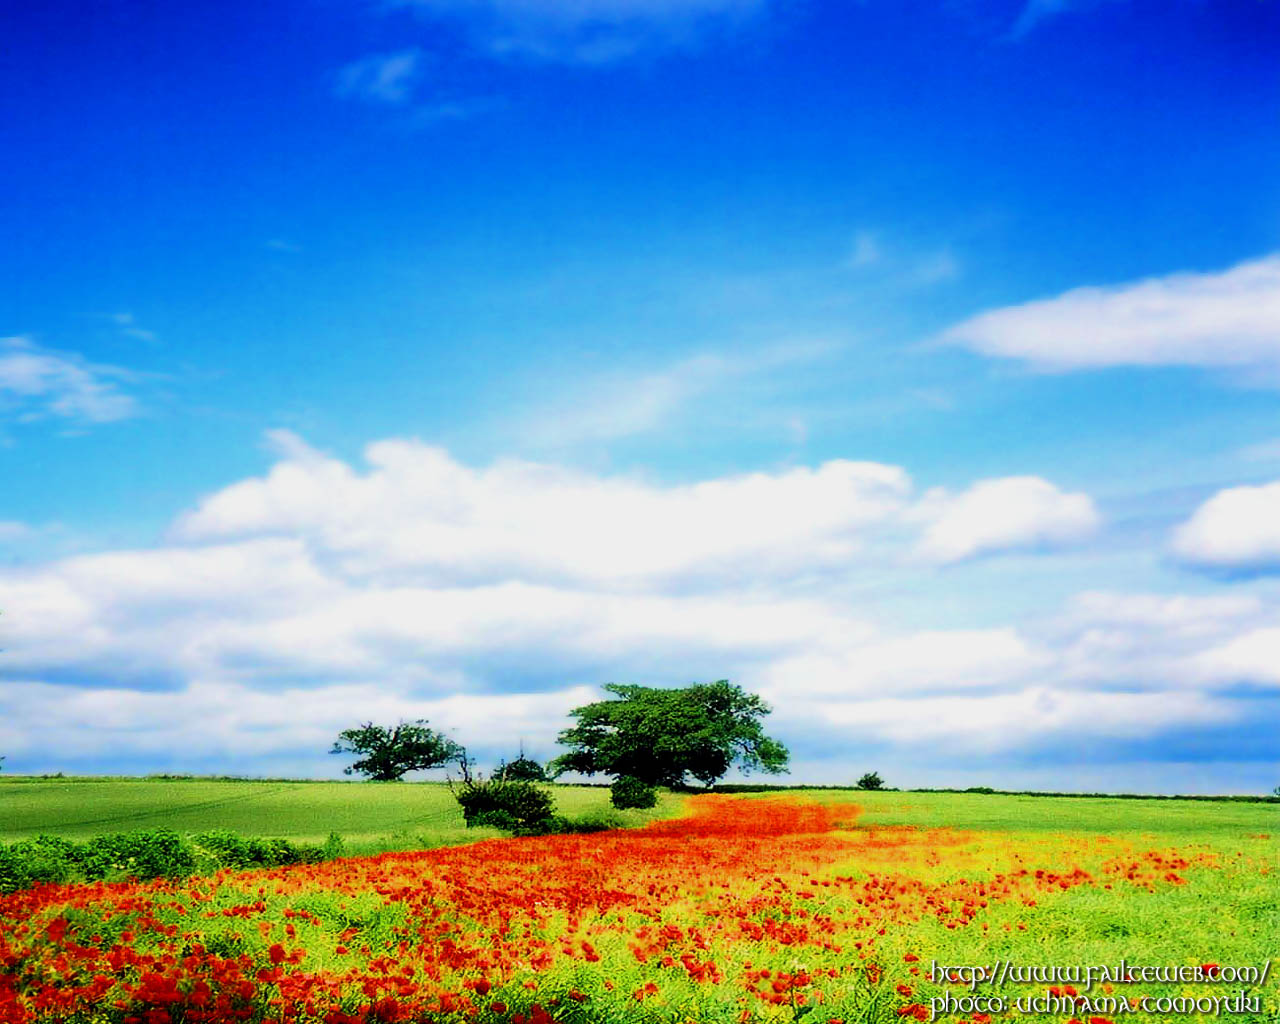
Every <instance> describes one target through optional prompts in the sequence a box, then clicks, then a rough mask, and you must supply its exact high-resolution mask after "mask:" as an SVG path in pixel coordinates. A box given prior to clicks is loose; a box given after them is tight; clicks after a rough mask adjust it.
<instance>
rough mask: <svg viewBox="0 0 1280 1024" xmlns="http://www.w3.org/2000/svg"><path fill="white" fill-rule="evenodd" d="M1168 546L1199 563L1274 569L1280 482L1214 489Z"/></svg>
mask: <svg viewBox="0 0 1280 1024" xmlns="http://www.w3.org/2000/svg"><path fill="white" fill-rule="evenodd" d="M1173 551H1174V554H1175V555H1176V556H1177V557H1178V558H1180V559H1181V560H1182V561H1184V562H1187V563H1188V564H1190V565H1193V566H1197V567H1200V568H1204V569H1217V570H1228V571H1229V570H1237V571H1246V572H1247V571H1274V570H1277V569H1280V482H1276V483H1272V484H1264V485H1262V486H1260V487H1231V488H1228V489H1227V490H1223V491H1219V492H1218V493H1217V494H1215V495H1214V496H1213V497H1212V498H1210V499H1209V500H1208V501H1206V502H1205V503H1204V504H1203V505H1201V506H1200V507H1199V508H1198V509H1196V511H1195V512H1194V513H1193V514H1192V516H1191V518H1190V519H1189V520H1187V522H1185V523H1183V524H1182V525H1181V526H1180V527H1178V529H1177V530H1176V531H1175V532H1174V536H1173Z"/></svg>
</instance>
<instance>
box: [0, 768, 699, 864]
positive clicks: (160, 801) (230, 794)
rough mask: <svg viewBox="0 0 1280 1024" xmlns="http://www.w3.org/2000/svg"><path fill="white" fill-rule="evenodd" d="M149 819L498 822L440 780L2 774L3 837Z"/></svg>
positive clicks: (639, 820) (596, 808) (579, 806)
mask: <svg viewBox="0 0 1280 1024" xmlns="http://www.w3.org/2000/svg"><path fill="white" fill-rule="evenodd" d="M551 789H552V791H553V793H554V795H555V800H556V808H557V811H558V813H560V814H563V815H565V816H566V817H569V818H577V817H581V816H583V815H586V814H593V813H601V812H605V811H609V810H610V807H609V791H608V789H605V788H602V787H594V786H553V787H551ZM680 805H681V798H679V797H675V796H671V795H669V794H667V795H665V796H663V798H662V799H661V801H660V803H659V805H658V806H657V807H656V808H654V809H653V810H652V811H626V812H622V813H620V814H619V816H620V817H621V818H622V820H623V821H624V822H625V824H627V825H640V824H643V823H644V822H646V821H649V820H651V819H653V818H655V817H662V816H666V815H671V814H674V813H677V812H678V810H679V808H680ZM614 813H619V812H614ZM151 828H167V829H172V830H173V831H175V832H179V833H186V832H202V831H205V830H207V829H230V830H231V831H233V832H239V833H240V834H242V835H246V836H270V837H279V838H282V839H289V840H292V841H294V842H300V843H320V842H323V841H324V839H325V838H326V837H327V836H328V835H329V834H330V833H331V832H336V833H338V835H340V836H342V838H343V841H344V843H345V845H346V851H347V852H348V853H349V854H368V853H380V852H384V851H388V850H405V849H428V848H431V847H436V846H452V845H456V844H458V843H466V842H474V841H476V840H479V839H485V838H490V837H494V836H498V835H500V833H499V832H498V831H497V830H496V829H487V828H472V829H469V828H467V827H466V825H465V824H464V823H463V820H462V812H461V810H460V809H459V807H458V804H457V802H456V801H455V800H454V799H453V795H452V794H451V793H450V791H449V788H448V786H446V785H445V784H443V783H434V782H424V783H410V782H398V783H374V782H276V781H266V782H259V781H253V780H234V779H227V780H221V779H217V780H214V779H128V778H120V779H103V778H97V779H95V778H64V779H36V778H22V777H12V778H3V779H0V841H9V842H12V841H14V840H18V839H27V838H30V837H32V836H35V835H39V834H42V833H43V834H46V835H57V836H62V837H64V838H67V839H87V838H89V837H91V836H95V835H100V834H102V833H106V832H127V831H131V830H133V829H151Z"/></svg>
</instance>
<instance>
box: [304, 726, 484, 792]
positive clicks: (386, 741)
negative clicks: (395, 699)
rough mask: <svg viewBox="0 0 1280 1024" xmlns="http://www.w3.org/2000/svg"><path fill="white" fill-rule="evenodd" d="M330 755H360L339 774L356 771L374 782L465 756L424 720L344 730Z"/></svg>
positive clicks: (434, 766)
mask: <svg viewBox="0 0 1280 1024" xmlns="http://www.w3.org/2000/svg"><path fill="white" fill-rule="evenodd" d="M329 753H331V754H363V755H364V756H363V757H362V758H361V759H360V760H359V761H357V762H356V763H355V764H353V765H352V766H351V767H350V768H344V769H343V771H344V772H345V773H346V774H347V775H350V774H351V773H352V772H357V773H359V774H360V775H366V776H368V777H369V778H371V779H373V780H375V781H377V782H395V781H396V780H398V779H399V778H401V776H403V775H404V773H405V772H412V771H421V770H425V769H427V768H438V767H439V766H440V765H442V764H445V763H447V762H449V761H456V760H458V759H459V758H461V757H463V756H465V755H464V752H463V749H462V747H460V746H459V745H458V744H457V743H454V742H453V740H451V739H449V738H448V737H447V736H445V735H443V734H442V733H438V732H436V731H435V730H433V729H428V728H427V721H426V719H425V718H419V719H418V720H417V721H414V722H401V723H400V724H399V725H397V726H395V727H394V728H391V729H387V728H385V727H384V726H381V725H374V724H373V723H372V722H365V724H364V725H361V726H358V727H356V728H354V729H344V730H343V731H342V732H340V733H339V734H338V739H337V741H336V742H335V743H334V745H333V749H332V750H330V751H329Z"/></svg>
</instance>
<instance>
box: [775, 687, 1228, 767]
mask: <svg viewBox="0 0 1280 1024" xmlns="http://www.w3.org/2000/svg"><path fill="white" fill-rule="evenodd" d="M794 711H799V712H800V714H801V715H802V716H804V717H805V718H808V717H809V716H814V717H819V716H820V717H821V719H822V720H825V721H826V722H828V723H830V724H831V725H832V726H835V727H838V728H839V729H841V730H842V732H843V733H844V735H845V736H847V737H848V739H849V740H850V741H852V742H856V743H866V742H868V741H870V742H884V741H885V740H886V739H887V740H889V741H890V742H892V743H894V744H900V745H902V746H903V747H906V748H908V749H915V750H919V749H920V748H921V746H922V745H928V746H929V747H930V748H932V749H935V750H936V749H939V748H940V749H942V750H945V751H947V752H948V753H962V754H967V755H969V756H971V757H974V758H990V757H992V756H993V755H996V754H999V753H1004V752H1008V751H1015V750H1020V749H1027V748H1035V747H1036V746H1038V745H1041V744H1043V743H1044V742H1045V741H1046V740H1047V739H1049V738H1055V739H1057V740H1058V741H1059V742H1075V743H1079V742H1081V741H1082V740H1083V739H1085V738H1086V737H1087V738H1088V739H1090V740H1093V739H1111V740H1135V739H1140V738H1143V737H1148V736H1152V735H1157V734H1159V733H1160V732H1162V731H1163V730H1166V729H1178V728H1186V727H1188V726H1190V725H1209V724H1217V723H1229V722H1231V721H1233V720H1235V719H1236V718H1237V717H1238V715H1239V711H1238V709H1236V708H1233V707H1232V706H1231V704H1230V703H1229V702H1227V701H1224V700H1221V699H1217V698H1214V697H1211V696H1208V695H1205V694H1200V693H1194V692H1187V691H1173V692H1151V693H1102V692H1086V691H1078V690H1061V689H1055V688H1051V687H1044V686H1034V685H1031V686H1027V687H1026V688H1025V689H1019V690H1017V691H1015V692H1012V693H1002V694H996V695H991V696H949V697H931V698H929V699H927V700H910V699H902V698H896V697H885V698H881V699H878V700H866V701H850V702H848V703H839V704H822V705H815V704H808V705H802V706H801V707H799V708H796V709H793V713H794ZM975 764H982V761H980V760H978V761H975Z"/></svg>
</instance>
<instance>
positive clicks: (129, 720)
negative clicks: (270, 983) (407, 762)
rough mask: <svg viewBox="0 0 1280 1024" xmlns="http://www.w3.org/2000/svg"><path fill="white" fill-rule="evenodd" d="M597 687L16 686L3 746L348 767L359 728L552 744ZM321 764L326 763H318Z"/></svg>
mask: <svg viewBox="0 0 1280 1024" xmlns="http://www.w3.org/2000/svg"><path fill="white" fill-rule="evenodd" d="M593 696H594V691H593V690H591V689H589V688H587V687H573V688H565V689H563V690H557V691H553V692H549V693H538V694H492V695H470V696H467V697H446V698H437V699H427V700H424V699H422V698H421V697H415V696H413V695H411V694H408V693H405V692H401V691H396V690H394V689H389V688H387V687H386V686H379V685H371V684H364V685H328V686H320V687H308V688H306V689H286V690H282V691H279V692H274V693H271V692H263V691H261V690H256V689H253V688H251V687H247V686H242V685H240V684H237V683H226V682H221V681H220V682H216V683H210V682H205V681H197V682H193V683H191V684H190V685H188V686H185V687H183V688H182V689H180V690H175V691H171V692H147V691H139V690H129V689H111V688H104V689H93V690H87V689H72V688H67V687H63V686H50V685H48V684H46V683H39V682H30V681H25V682H24V681H19V682H11V683H6V685H5V687H4V689H3V691H2V692H0V749H3V750H4V751H5V752H6V754H8V756H9V759H10V761H11V762H13V761H20V760H22V759H24V758H26V757H31V756H47V755H46V753H45V752H46V750H47V749H48V747H47V745H48V744H49V743H50V741H51V739H52V738H54V737H57V736H62V737H75V740H76V742H75V745H74V749H68V746H67V744H66V743H65V741H64V742H60V743H56V744H55V745H54V746H55V749H57V750H58V755H57V756H58V757H63V758H68V759H71V760H74V761H83V760H89V759H93V758H111V757H118V756H120V753H121V752H122V751H127V752H128V756H129V757H131V758H141V759H150V760H151V763H153V764H154V763H157V762H159V763H177V764H179V765H181V764H184V763H185V764H188V765H189V764H191V763H193V762H200V761H206V760H214V761H219V762H221V763H223V764H227V765H244V764H261V763H271V762H272V761H273V760H276V759H278V758H281V757H284V758H286V759H291V760H295V761H303V762H310V763H309V764H308V767H311V768H312V769H313V770H315V769H316V768H319V769H321V770H324V769H325V768H327V769H328V771H329V772H331V773H332V772H334V771H336V770H340V769H341V767H342V766H343V765H344V763H345V762H344V761H343V760H342V759H339V758H329V759H328V762H326V761H325V760H324V759H323V755H324V753H325V751H326V750H327V749H328V748H329V747H330V746H331V745H332V743H333V741H334V739H336V738H337V734H338V732H339V731H341V730H342V729H345V728H349V727H350V726H352V725H355V724H356V723H357V722H358V721H364V720H370V719H371V720H373V721H380V722H388V723H389V722H395V721H397V720H399V719H406V720H411V719H416V718H425V719H427V720H428V721H429V722H430V723H431V725H432V726H433V727H434V728H438V729H441V730H442V731H445V732H446V733H447V734H448V735H450V736H451V737H453V738H455V739H458V740H460V741H461V742H462V743H463V744H464V745H467V746H470V747H471V748H472V749H474V748H475V747H476V746H478V745H480V744H484V743H492V744H495V745H496V746H498V747H499V748H500V749H503V748H505V749H509V750H514V749H515V748H516V746H517V744H518V743H519V741H520V738H521V733H520V731H519V730H520V729H521V728H524V729H527V730H530V731H532V732H536V733H538V734H539V735H545V734H547V733H549V732H553V731H556V730H558V729H559V728H562V727H563V723H564V721H565V717H566V715H567V712H568V711H569V709H570V708H572V707H574V706H575V705H577V704H582V703H584V702H586V701H589V700H591V699H592V698H593ZM315 755H322V756H321V757H316V756H315Z"/></svg>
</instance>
